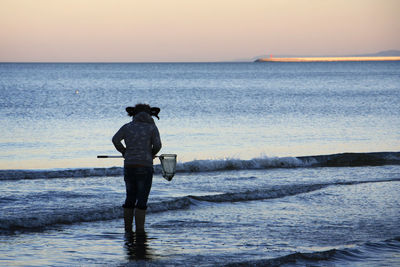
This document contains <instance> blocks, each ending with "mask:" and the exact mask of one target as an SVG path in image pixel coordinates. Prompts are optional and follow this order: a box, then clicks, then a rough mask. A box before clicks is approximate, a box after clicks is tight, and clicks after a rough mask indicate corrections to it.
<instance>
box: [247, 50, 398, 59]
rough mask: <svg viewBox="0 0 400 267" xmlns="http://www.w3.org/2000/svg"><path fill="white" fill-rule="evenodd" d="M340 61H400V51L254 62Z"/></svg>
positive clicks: (291, 57)
mask: <svg viewBox="0 0 400 267" xmlns="http://www.w3.org/2000/svg"><path fill="white" fill-rule="evenodd" d="M340 61H400V51H397V50H390V51H382V52H379V53H376V54H367V55H354V56H336V57H335V56H326V57H325V56H320V57H294V56H289V57H284V56H280V57H273V56H272V55H271V56H269V57H261V58H257V59H256V60H254V62H340Z"/></svg>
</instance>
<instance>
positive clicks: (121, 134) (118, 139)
mask: <svg viewBox="0 0 400 267" xmlns="http://www.w3.org/2000/svg"><path fill="white" fill-rule="evenodd" d="M124 138H125V131H124V126H122V127H121V129H119V130H118V132H117V133H116V134H115V135H114V136H113V138H112V142H113V144H114V146H115V149H117V150H118V151H119V152H121V154H122V155H124V154H125V151H126V148H125V147H124V145H123V144H122V143H121V141H122V139H124Z"/></svg>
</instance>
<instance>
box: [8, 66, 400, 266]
mask: <svg viewBox="0 0 400 267" xmlns="http://www.w3.org/2000/svg"><path fill="white" fill-rule="evenodd" d="M136 103H148V104H150V105H151V106H157V107H160V108H161V112H160V114H159V116H160V120H157V119H155V121H156V124H157V126H158V128H159V130H160V134H161V139H162V143H163V148H162V150H161V151H160V153H164V154H169V153H174V154H177V155H178V164H177V173H176V175H175V177H174V178H173V179H172V181H170V182H168V181H166V180H165V179H163V177H162V176H161V174H160V173H161V172H160V165H159V161H158V160H157V159H156V160H155V175H154V179H153V187H152V191H151V194H150V198H149V208H148V213H147V217H146V230H147V233H146V236H144V237H143V236H142V237H139V236H134V237H128V236H125V234H124V229H123V218H122V208H121V205H122V203H123V201H124V197H125V187H124V181H123V176H122V173H123V169H122V165H123V161H122V159H98V158H97V155H118V152H117V151H115V149H114V147H113V145H112V143H111V138H112V136H113V135H114V133H115V132H116V131H117V130H118V129H119V128H120V127H121V126H122V125H123V124H125V123H127V122H129V121H130V119H131V118H130V117H128V116H127V115H126V112H125V107H127V106H133V105H135V104H136ZM0 115H1V116H0V124H1V133H0V147H1V150H0V185H1V187H0V188H1V194H0V214H1V215H0V244H1V246H0V265H5V266H9V265H23V266H43V265H46V266H76V265H78V266H79V265H84V266H86V265H107V266H108V265H110V266H115V265H116V266H143V265H145V266H309V265H312V266H398V265H400V220H399V217H400V197H399V196H400V62H398V61H396V62H317V63H132V64H129V63H121V64H120V63H76V64H74V63H1V64H0Z"/></svg>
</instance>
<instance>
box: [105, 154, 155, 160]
mask: <svg viewBox="0 0 400 267" xmlns="http://www.w3.org/2000/svg"><path fill="white" fill-rule="evenodd" d="M155 157H156V158H158V157H159V156H155ZM97 158H98V159H110V158H123V156H109V155H97Z"/></svg>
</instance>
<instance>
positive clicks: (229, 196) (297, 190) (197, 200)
mask: <svg viewBox="0 0 400 267" xmlns="http://www.w3.org/2000/svg"><path fill="white" fill-rule="evenodd" d="M391 181H400V178H392V179H378V180H366V181H349V182H331V183H318V184H293V185H280V186H272V187H267V188H258V189H254V190H247V191H239V192H232V193H222V194H213V195H203V196H194V195H188V196H183V197H177V198H174V199H168V200H164V201H160V202H152V203H149V205H148V213H158V212H166V211H170V210H183V209H189V208H191V207H195V206H198V205H201V204H202V203H204V202H211V203H222V202H227V203H229V202H241V201H252V200H265V199H276V198H283V197H288V196H294V195H299V194H303V193H309V192H313V191H317V190H320V189H323V188H326V187H328V186H335V185H354V184H362V183H378V182H391ZM21 214H22V215H21ZM122 217H123V211H122V208H121V206H119V205H115V206H113V207H110V206H108V207H102V206H95V207H91V206H90V207H87V208H85V209H73V208H63V209H59V208H58V207H54V209H51V210H47V211H45V212H32V213H28V214H26V213H19V214H18V215H17V214H16V215H14V216H13V215H11V216H8V217H7V218H0V233H6V234H7V233H10V232H13V231H18V230H27V231H37V230H43V229H45V228H47V227H51V226H54V225H60V224H73V223H80V222H91V221H104V220H114V219H119V218H122Z"/></svg>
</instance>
